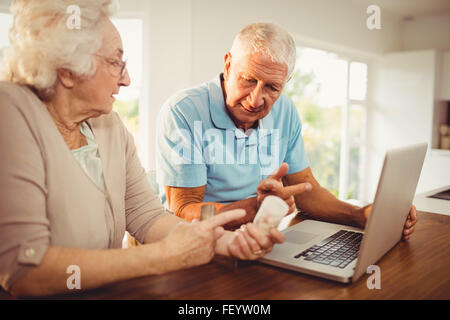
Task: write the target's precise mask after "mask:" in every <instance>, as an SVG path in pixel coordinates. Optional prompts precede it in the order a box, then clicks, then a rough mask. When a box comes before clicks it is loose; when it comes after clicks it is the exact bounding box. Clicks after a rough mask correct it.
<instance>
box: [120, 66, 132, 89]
mask: <svg viewBox="0 0 450 320" xmlns="http://www.w3.org/2000/svg"><path fill="white" fill-rule="evenodd" d="M130 83H131V80H130V75H129V74H128V69H127V68H126V67H125V73H124V74H123V76H122V77H121V78H120V79H119V85H120V86H123V87H128V86H129V85H130Z"/></svg>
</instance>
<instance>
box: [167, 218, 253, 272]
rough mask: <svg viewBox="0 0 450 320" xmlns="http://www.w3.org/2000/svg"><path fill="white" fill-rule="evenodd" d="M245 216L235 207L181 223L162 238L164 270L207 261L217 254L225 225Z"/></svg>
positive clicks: (182, 267) (172, 269)
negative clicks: (217, 213)
mask: <svg viewBox="0 0 450 320" xmlns="http://www.w3.org/2000/svg"><path fill="white" fill-rule="evenodd" d="M243 216H245V210H241V209H236V210H231V211H227V212H223V213H221V214H219V215H215V216H214V217H211V218H209V219H207V220H205V221H201V222H198V221H194V222H192V223H188V222H186V223H185V222H180V223H178V224H177V225H176V226H175V228H174V229H173V230H172V231H171V232H170V233H169V234H168V236H167V237H166V238H164V239H163V240H162V242H163V243H162V250H163V252H162V256H163V260H162V261H161V263H164V264H166V266H165V268H164V272H169V271H174V270H179V269H184V268H189V267H194V266H198V265H202V264H205V263H208V262H210V261H211V260H212V258H213V257H214V253H215V247H216V241H217V239H219V238H220V237H222V236H223V234H224V232H225V231H224V229H223V227H222V225H224V224H227V223H229V222H230V221H233V220H236V219H240V218H242V217H243Z"/></svg>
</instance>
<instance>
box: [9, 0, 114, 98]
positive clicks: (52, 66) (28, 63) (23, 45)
mask: <svg viewBox="0 0 450 320" xmlns="http://www.w3.org/2000/svg"><path fill="white" fill-rule="evenodd" d="M71 5H75V6H78V8H79V9H80V20H79V21H80V28H79V29H76V28H69V26H68V20H69V19H70V16H71V14H70V13H67V10H68V7H69V6H71ZM117 8H118V4H117V2H116V0H39V1H30V0H15V1H14V2H13V4H12V5H11V8H10V10H11V12H12V14H13V16H14V23H13V27H12V28H11V29H10V31H9V39H10V42H11V47H9V48H8V49H7V50H6V54H5V59H6V61H5V69H4V70H2V75H1V78H3V80H7V81H11V82H14V83H18V84H22V85H28V86H30V87H32V88H33V89H35V91H36V92H37V93H38V95H39V97H40V98H41V99H43V100H47V99H50V98H51V97H52V96H53V95H54V90H55V84H56V79H57V69H60V68H65V69H69V70H71V71H73V72H74V73H75V74H77V75H79V76H90V75H93V74H94V73H95V70H96V65H95V60H94V54H95V53H96V52H97V51H98V50H99V49H100V48H101V45H102V35H101V32H100V21H101V20H102V18H103V17H110V16H112V15H113V14H114V12H115V11H116V10H117Z"/></svg>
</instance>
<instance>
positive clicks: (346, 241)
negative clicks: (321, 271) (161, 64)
mask: <svg viewBox="0 0 450 320" xmlns="http://www.w3.org/2000/svg"><path fill="white" fill-rule="evenodd" d="M362 237H363V234H362V233H361V232H353V231H347V230H340V231H338V232H336V233H335V234H333V235H331V236H330V237H328V238H326V239H325V240H322V241H321V242H320V243H318V244H316V245H314V246H312V247H311V248H309V249H306V250H304V251H302V252H300V253H299V254H298V255H296V256H295V258H296V259H299V258H300V257H304V259H305V260H306V261H311V262H316V263H320V264H325V265H329V266H332V267H336V268H341V269H343V268H345V267H346V266H347V265H348V264H350V263H351V262H352V261H353V260H355V259H356V258H357V257H358V253H359V246H360V244H361V240H362Z"/></svg>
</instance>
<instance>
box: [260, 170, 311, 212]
mask: <svg viewBox="0 0 450 320" xmlns="http://www.w3.org/2000/svg"><path fill="white" fill-rule="evenodd" d="M288 171H289V165H288V164H287V163H285V162H284V163H283V164H282V165H281V166H280V167H279V168H278V169H277V170H276V171H275V172H274V173H273V174H272V175H270V176H269V177H268V178H267V179H264V180H262V181H261V182H260V183H258V187H257V196H256V200H257V203H258V208H259V206H260V205H261V203H262V201H263V200H264V198H265V197H267V196H268V195H274V196H278V197H280V198H281V199H283V200H284V201H285V202H286V203H287V205H288V206H289V212H288V214H289V213H292V212H294V211H295V201H294V195H297V194H301V193H303V192H309V191H311V190H312V185H311V184H310V183H299V184H295V185H292V186H287V187H285V186H284V185H283V182H282V179H283V177H284V176H285V175H286V174H287V173H288Z"/></svg>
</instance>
